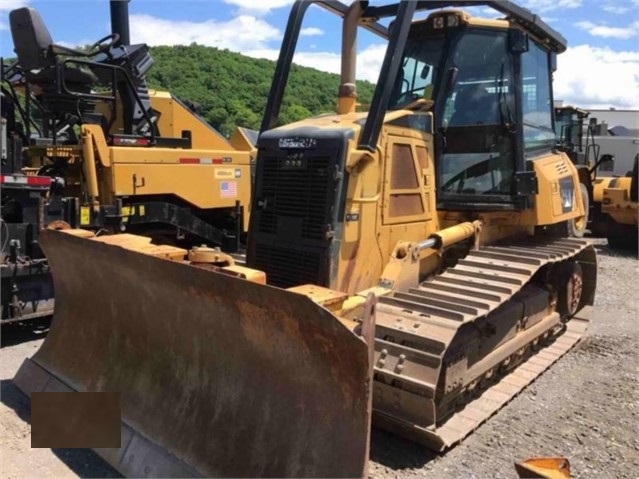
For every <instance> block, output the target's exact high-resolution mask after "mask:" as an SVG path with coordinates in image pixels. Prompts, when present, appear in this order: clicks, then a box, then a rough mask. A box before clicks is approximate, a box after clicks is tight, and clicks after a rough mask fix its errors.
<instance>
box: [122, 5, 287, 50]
mask: <svg viewBox="0 0 639 479" xmlns="http://www.w3.org/2000/svg"><path fill="white" fill-rule="evenodd" d="M281 36H282V34H281V32H280V31H279V30H278V29H277V28H275V27H274V26H272V25H271V24H269V23H267V22H265V21H264V20H261V19H259V18H256V17H253V16H250V15H240V16H238V17H235V18H233V19H231V20H228V21H216V20H206V21H202V22H190V21H174V20H165V19H162V18H156V17H153V16H150V15H139V14H135V15H131V41H132V43H147V44H149V45H188V44H190V43H193V42H195V43H198V44H200V45H207V46H213V47H217V48H228V49H229V50H233V51H240V52H241V51H243V50H247V49H259V48H265V46H266V44H267V43H268V42H269V41H271V40H280V39H281Z"/></svg>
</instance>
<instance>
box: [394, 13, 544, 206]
mask: <svg viewBox="0 0 639 479" xmlns="http://www.w3.org/2000/svg"><path fill="white" fill-rule="evenodd" d="M554 69H555V62H554V54H553V52H551V51H550V50H548V49H547V47H543V46H542V45H541V44H540V43H539V42H537V41H536V40H534V39H533V38H530V37H529V36H528V35H527V34H525V33H523V32H522V31H521V30H519V29H516V28H512V27H511V26H510V24H509V23H508V22H507V21H506V20H480V19H473V18H471V17H469V16H468V15H467V14H466V13H464V12H461V11H457V10H451V11H444V12H437V13H434V14H431V15H430V16H429V17H428V18H427V19H425V20H421V21H417V22H413V23H412V25H411V27H410V31H409V33H408V38H407V40H406V46H405V48H404V54H403V57H402V64H401V68H400V69H399V71H398V74H397V78H396V81H395V89H394V91H393V93H392V95H391V99H390V102H389V109H391V110H393V109H402V108H406V107H407V106H409V105H410V104H411V102H415V101H416V100H419V99H425V100H430V101H432V102H433V103H434V106H433V114H434V121H435V132H436V135H435V141H436V147H437V151H438V155H437V156H436V157H437V158H438V162H437V177H438V178H437V180H438V181H437V184H438V191H437V195H438V203H439V207H441V208H442V209H446V207H450V208H454V209H457V210H458V209H460V208H462V209H469V208H470V209H472V208H473V207H474V206H479V205H481V207H482V208H486V206H487V205H488V206H490V205H494V206H496V207H499V208H503V207H511V208H520V207H522V206H523V205H522V202H521V201H520V200H521V199H522V198H523V197H525V196H527V195H529V194H530V193H531V191H530V186H532V185H530V184H528V183H529V182H525V181H521V180H517V175H518V174H520V178H521V177H522V176H521V174H522V173H524V172H526V171H531V170H532V167H530V166H528V165H527V163H528V160H531V159H534V158H535V157H539V156H541V155H543V154H546V153H548V152H550V150H551V149H552V148H553V147H554V146H555V144H556V136H555V131H554V123H553V99H552V93H551V91H552V90H551V82H552V72H553V71H554ZM517 92H519V93H517ZM519 135H521V138H522V139H523V142H522V141H518V136H519ZM518 145H522V147H518Z"/></svg>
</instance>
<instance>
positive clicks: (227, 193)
mask: <svg viewBox="0 0 639 479" xmlns="http://www.w3.org/2000/svg"><path fill="white" fill-rule="evenodd" d="M220 196H221V197H222V198H236V197H237V181H222V182H221V183H220Z"/></svg>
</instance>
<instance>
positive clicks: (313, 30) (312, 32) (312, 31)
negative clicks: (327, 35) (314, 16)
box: [300, 27, 324, 37]
mask: <svg viewBox="0 0 639 479" xmlns="http://www.w3.org/2000/svg"><path fill="white" fill-rule="evenodd" d="M300 35H303V36H307V37H312V36H318V35H324V30H322V29H321V28H317V27H307V28H302V29H301V30H300Z"/></svg>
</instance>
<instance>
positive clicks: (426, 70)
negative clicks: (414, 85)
mask: <svg viewBox="0 0 639 479" xmlns="http://www.w3.org/2000/svg"><path fill="white" fill-rule="evenodd" d="M429 73H430V65H424V68H422V72H421V74H420V75H419V76H420V78H421V79H422V80H426V78H428V74H429Z"/></svg>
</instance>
